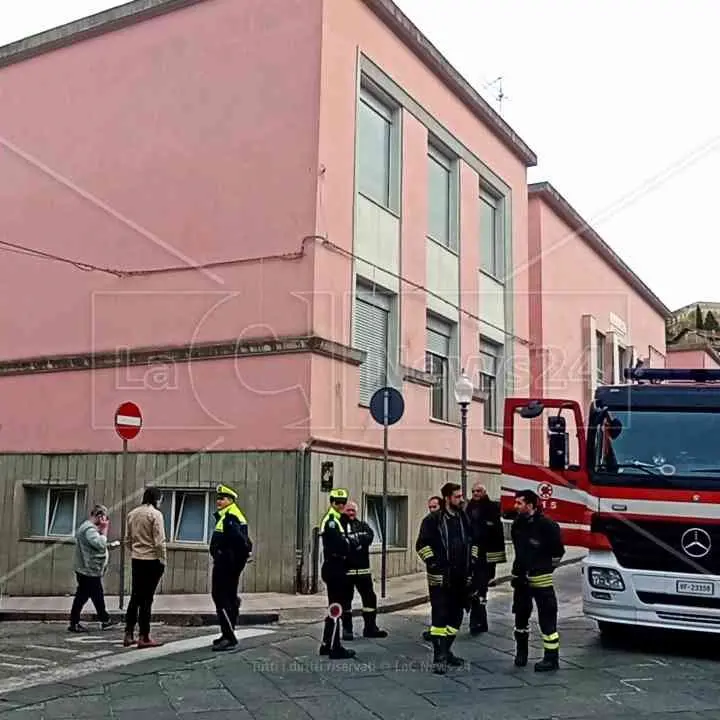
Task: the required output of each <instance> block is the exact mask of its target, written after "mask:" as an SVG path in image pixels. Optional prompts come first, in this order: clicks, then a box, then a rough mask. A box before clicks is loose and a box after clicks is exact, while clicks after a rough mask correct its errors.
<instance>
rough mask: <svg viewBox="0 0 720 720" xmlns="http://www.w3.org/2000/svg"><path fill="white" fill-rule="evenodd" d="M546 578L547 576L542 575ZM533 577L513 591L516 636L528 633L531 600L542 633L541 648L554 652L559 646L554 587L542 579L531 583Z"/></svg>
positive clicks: (531, 608)
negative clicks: (535, 608)
mask: <svg viewBox="0 0 720 720" xmlns="http://www.w3.org/2000/svg"><path fill="white" fill-rule="evenodd" d="M543 577H544V578H547V577H549V576H543ZM533 580H534V578H530V581H529V582H528V583H526V584H522V585H519V586H518V587H516V588H515V590H514V592H513V606H512V611H513V613H514V614H515V633H516V636H517V635H518V634H520V635H523V634H524V635H529V633H530V628H529V624H530V616H531V615H532V610H533V601H534V602H535V605H536V606H537V612H538V624H539V625H540V632H541V633H542V639H543V648H544V649H545V651H546V652H548V651H549V652H553V653H556V652H557V651H558V649H559V648H560V635H559V634H558V631H557V615H558V605H557V596H556V595H555V588H554V587H553V586H552V580H550V584H547V583H548V581H547V580H546V579H543V580H542V581H541V585H540V586H538V585H537V584H535V585H534V584H533Z"/></svg>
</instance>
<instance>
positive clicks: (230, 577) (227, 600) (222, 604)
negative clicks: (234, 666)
mask: <svg viewBox="0 0 720 720" xmlns="http://www.w3.org/2000/svg"><path fill="white" fill-rule="evenodd" d="M244 567H245V565H244V564H243V565H242V566H239V567H238V566H235V567H226V566H224V565H222V564H220V563H215V564H214V565H213V569H212V586H211V597H212V600H213V603H215V611H216V612H217V617H218V622H219V623H220V630H221V631H222V635H223V637H225V638H228V639H232V638H234V637H235V633H234V630H235V626H236V625H237V621H238V617H239V616H240V598H239V597H238V587H239V586H240V576H241V575H242V571H243V569H244Z"/></svg>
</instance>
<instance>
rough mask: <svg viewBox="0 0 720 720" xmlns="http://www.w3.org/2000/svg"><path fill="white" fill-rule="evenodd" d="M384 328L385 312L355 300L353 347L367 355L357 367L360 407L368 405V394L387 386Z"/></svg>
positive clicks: (385, 325) (387, 320)
mask: <svg viewBox="0 0 720 720" xmlns="http://www.w3.org/2000/svg"><path fill="white" fill-rule="evenodd" d="M388 325H389V312H388V311H387V310H385V309H384V308H381V307H378V306H377V305H375V304H373V303H370V302H366V301H365V300H361V299H359V298H358V299H357V300H356V302H355V327H354V336H355V341H354V345H355V347H357V348H358V349H359V350H364V351H365V352H366V353H367V357H366V359H365V362H364V363H363V364H362V365H361V366H360V403H361V404H362V405H369V403H370V398H371V397H372V394H373V393H374V392H375V391H376V390H378V389H379V388H381V387H384V386H385V385H386V384H387V382H386V377H387V347H388Z"/></svg>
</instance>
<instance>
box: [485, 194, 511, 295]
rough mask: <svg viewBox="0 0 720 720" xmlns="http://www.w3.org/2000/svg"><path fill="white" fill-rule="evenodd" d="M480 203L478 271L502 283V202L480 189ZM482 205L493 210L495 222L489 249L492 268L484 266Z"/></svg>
mask: <svg viewBox="0 0 720 720" xmlns="http://www.w3.org/2000/svg"><path fill="white" fill-rule="evenodd" d="M479 202H480V269H481V270H482V272H484V273H485V274H486V275H489V276H490V277H491V278H494V279H495V280H497V281H498V282H500V283H502V276H503V275H504V267H505V257H504V249H505V248H504V246H505V243H504V242H503V217H502V213H503V206H504V204H503V201H502V198H500V197H496V196H495V195H493V194H492V193H490V192H489V191H488V190H486V189H485V188H483V187H481V188H480V194H479ZM483 203H484V204H486V205H489V206H490V207H492V208H493V210H494V218H495V222H494V225H493V234H494V237H493V238H492V243H491V249H492V256H493V267H491V268H490V267H487V266H486V265H485V264H484V257H485V253H484V252H483V243H485V242H486V241H487V239H486V238H485V237H484V233H483V230H484V229H485V225H484V223H483Z"/></svg>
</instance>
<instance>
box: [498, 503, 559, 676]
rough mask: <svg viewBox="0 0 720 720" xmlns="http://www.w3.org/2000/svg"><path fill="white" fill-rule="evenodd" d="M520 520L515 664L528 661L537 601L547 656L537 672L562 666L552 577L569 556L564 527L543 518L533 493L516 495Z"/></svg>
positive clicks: (514, 583) (517, 522)
mask: <svg viewBox="0 0 720 720" xmlns="http://www.w3.org/2000/svg"><path fill="white" fill-rule="evenodd" d="M515 509H516V510H517V512H518V516H517V519H516V520H515V522H514V523H513V526H512V541H513V546H514V547H515V561H514V563H513V568H512V576H513V579H512V582H511V584H512V587H513V588H514V593H513V613H514V614H515V643H516V646H517V651H516V656H515V665H517V666H518V667H524V666H525V665H527V661H528V642H529V635H530V628H529V624H530V616H531V615H532V605H533V600H534V601H535V605H536V606H537V611H538V624H539V625H540V632H541V633H542V639H543V649H544V657H543V659H542V660H541V661H540V662H538V663H536V664H535V670H536V672H547V671H549V670H557V669H558V667H559V660H558V655H559V648H560V636H559V635H558V631H557V614H558V606H557V597H556V596H555V589H554V587H553V578H552V574H553V571H554V570H555V568H557V567H558V565H559V564H560V560H561V559H562V556H563V555H564V554H565V547H564V546H563V542H562V536H561V533H560V526H559V525H558V524H557V523H556V522H555V521H554V520H551V519H550V518H548V517H546V516H545V515H543V513H542V510H541V509H540V501H539V498H538V496H537V495H536V494H535V493H534V492H532V490H521V491H520V492H518V493H516V494H515Z"/></svg>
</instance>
